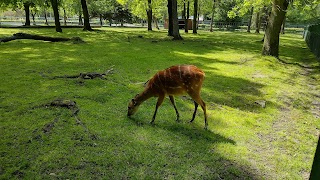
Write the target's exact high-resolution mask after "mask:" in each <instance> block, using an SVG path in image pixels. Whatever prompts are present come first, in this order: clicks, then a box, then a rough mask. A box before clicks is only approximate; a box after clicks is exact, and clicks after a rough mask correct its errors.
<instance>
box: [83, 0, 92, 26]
mask: <svg viewBox="0 0 320 180" xmlns="http://www.w3.org/2000/svg"><path fill="white" fill-rule="evenodd" d="M81 7H82V12H83V18H84V26H83V30H84V31H93V29H92V28H91V26H90V21H89V12H88V7H87V2H86V0H81Z"/></svg>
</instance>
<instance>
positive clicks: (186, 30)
mask: <svg viewBox="0 0 320 180" xmlns="http://www.w3.org/2000/svg"><path fill="white" fill-rule="evenodd" d="M189 17H190V1H189V0H188V3H187V17H186V19H187V20H186V26H187V28H185V30H184V32H186V33H188V32H189Z"/></svg>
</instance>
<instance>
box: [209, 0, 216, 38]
mask: <svg viewBox="0 0 320 180" xmlns="http://www.w3.org/2000/svg"><path fill="white" fill-rule="evenodd" d="M215 3H216V0H213V2H212V14H211V22H210V32H213V18H214V10H215Z"/></svg>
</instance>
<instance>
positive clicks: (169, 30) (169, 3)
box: [168, 0, 173, 36]
mask: <svg viewBox="0 0 320 180" xmlns="http://www.w3.org/2000/svg"><path fill="white" fill-rule="evenodd" d="M172 1H173V0H168V16H169V17H168V36H173V18H172Z"/></svg>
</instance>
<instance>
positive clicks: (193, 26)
mask: <svg viewBox="0 0 320 180" xmlns="http://www.w3.org/2000/svg"><path fill="white" fill-rule="evenodd" d="M197 16H198V0H194V3H193V23H192V29H193V34H197Z"/></svg>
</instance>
